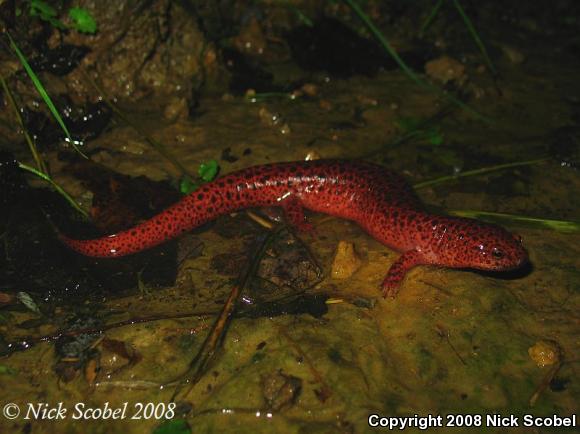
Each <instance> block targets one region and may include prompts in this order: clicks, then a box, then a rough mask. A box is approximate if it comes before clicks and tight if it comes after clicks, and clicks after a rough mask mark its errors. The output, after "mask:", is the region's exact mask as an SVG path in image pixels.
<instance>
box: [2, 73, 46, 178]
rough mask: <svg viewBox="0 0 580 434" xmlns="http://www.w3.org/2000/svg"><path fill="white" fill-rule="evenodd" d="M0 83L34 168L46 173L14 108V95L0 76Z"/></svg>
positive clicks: (44, 165)
mask: <svg viewBox="0 0 580 434" xmlns="http://www.w3.org/2000/svg"><path fill="white" fill-rule="evenodd" d="M0 83H2V89H3V90H4V94H5V95H6V96H7V97H8V102H9V103H10V107H12V110H13V111H14V114H15V115H16V119H17V120H18V123H19V124H20V129H21V130H22V133H23V134H24V138H25V139H26V143H28V148H29V149H30V153H31V154H32V158H34V162H35V163H36V168H37V169H38V170H39V171H40V172H42V173H48V170H47V168H46V164H45V163H44V161H43V160H42V158H41V157H40V154H39V153H38V149H37V148H36V144H35V143H34V140H32V137H30V134H28V130H27V129H26V126H25V125H24V121H23V119H22V116H21V115H20V110H18V107H17V106H16V101H15V100H14V95H13V94H12V92H11V91H10V88H9V87H8V85H7V84H6V81H5V80H4V77H2V76H0Z"/></svg>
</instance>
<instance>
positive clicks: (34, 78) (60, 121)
mask: <svg viewBox="0 0 580 434" xmlns="http://www.w3.org/2000/svg"><path fill="white" fill-rule="evenodd" d="M6 35H7V36H8V39H9V41H10V47H11V48H12V50H14V53H16V57H18V60H19V61H20V63H21V64H22V66H23V67H24V70H25V71H26V73H27V74H28V77H30V80H32V83H33V84H34V87H35V88H36V91H37V92H38V94H39V95H40V96H41V98H42V100H43V101H44V103H45V104H46V106H47V107H48V109H49V110H50V113H51V114H52V116H53V117H54V119H55V120H56V122H57V123H58V124H59V125H60V128H61V129H62V130H63V131H64V133H65V135H66V138H67V141H68V142H69V143H70V144H71V145H72V146H73V147H74V148H75V150H76V151H77V152H78V153H79V154H81V155H82V156H83V157H85V158H88V157H87V156H86V155H85V154H84V153H83V152H82V151H81V150H80V149H79V147H78V146H77V144H76V142H75V141H74V140H73V138H72V137H71V135H70V132H69V130H68V128H67V127H66V125H65V123H64V121H63V119H62V117H61V116H60V113H59V112H58V110H57V109H56V106H55V105H54V103H53V102H52V99H51V98H50V96H49V95H48V92H47V91H46V89H45V88H44V86H43V85H42V82H41V81H40V79H39V78H38V75H36V73H35V72H34V71H33V69H32V68H31V67H30V64H29V63H28V60H26V57H24V54H22V51H20V48H18V46H17V45H16V43H15V42H14V40H13V39H12V37H11V36H10V34H9V33H6Z"/></svg>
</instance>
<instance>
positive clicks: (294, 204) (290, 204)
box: [280, 196, 315, 235]
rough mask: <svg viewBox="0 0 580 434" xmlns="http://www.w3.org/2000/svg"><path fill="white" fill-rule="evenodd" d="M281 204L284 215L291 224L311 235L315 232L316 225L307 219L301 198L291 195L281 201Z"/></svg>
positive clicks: (299, 230)
mask: <svg viewBox="0 0 580 434" xmlns="http://www.w3.org/2000/svg"><path fill="white" fill-rule="evenodd" d="M280 206H281V207H282V209H283V210H284V217H285V218H286V222H287V223H288V224H289V225H290V226H292V227H293V228H296V230H298V232H305V233H308V234H311V235H312V234H314V233H315V230H314V226H313V225H312V224H311V223H309V222H308V221H307V220H306V216H305V215H304V207H303V206H302V203H301V202H300V199H298V198H297V197H295V196H290V197H288V198H287V199H285V200H283V201H282V202H280Z"/></svg>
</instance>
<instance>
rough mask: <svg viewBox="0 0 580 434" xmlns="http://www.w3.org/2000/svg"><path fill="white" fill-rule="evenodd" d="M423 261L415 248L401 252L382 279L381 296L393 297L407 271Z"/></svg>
mask: <svg viewBox="0 0 580 434" xmlns="http://www.w3.org/2000/svg"><path fill="white" fill-rule="evenodd" d="M424 263H425V261H424V259H423V256H422V255H421V253H420V252H418V251H417V250H409V251H407V252H405V253H403V254H402V255H401V257H400V258H399V259H397V260H396V261H395V263H394V264H393V265H391V268H389V271H388V272H387V276H386V277H385V280H383V283H382V285H381V288H382V290H383V297H385V298H387V297H392V298H395V296H396V295H397V293H398V292H399V290H400V289H401V283H402V282H403V279H404V278H405V275H406V274H407V272H408V271H409V270H410V269H411V268H413V267H414V266H416V265H419V264H424Z"/></svg>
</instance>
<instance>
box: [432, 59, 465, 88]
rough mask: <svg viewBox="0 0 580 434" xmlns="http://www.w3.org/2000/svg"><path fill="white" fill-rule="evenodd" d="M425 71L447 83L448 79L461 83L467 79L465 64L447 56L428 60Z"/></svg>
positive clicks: (433, 77) (435, 78)
mask: <svg viewBox="0 0 580 434" xmlns="http://www.w3.org/2000/svg"><path fill="white" fill-rule="evenodd" d="M425 72H426V73H427V75H428V76H429V77H431V78H432V79H434V80H437V81H440V82H442V83H443V84H447V83H449V82H450V81H455V82H457V84H458V85H461V84H463V83H464V82H465V80H466V79H467V76H466V74H465V65H463V64H462V63H461V62H458V61H457V60H455V59H453V58H451V57H449V56H441V57H439V58H438V59H434V60H430V61H429V62H427V64H426V65H425Z"/></svg>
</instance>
